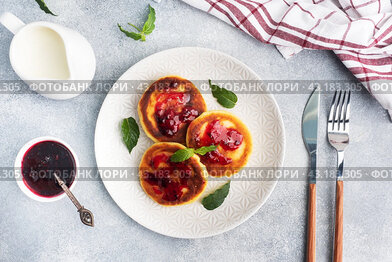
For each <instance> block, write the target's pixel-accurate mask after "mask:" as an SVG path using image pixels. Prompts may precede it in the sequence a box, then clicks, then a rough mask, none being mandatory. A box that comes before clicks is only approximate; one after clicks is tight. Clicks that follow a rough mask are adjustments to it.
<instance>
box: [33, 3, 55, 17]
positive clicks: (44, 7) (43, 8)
mask: <svg viewBox="0 0 392 262" xmlns="http://www.w3.org/2000/svg"><path fill="white" fill-rule="evenodd" d="M35 2H37V4H38V5H39V8H40V9H41V10H42V11H44V12H45V13H47V14H51V15H54V16H57V15H56V14H54V13H52V11H50V10H49V8H48V6H47V5H46V4H45V2H44V0H35Z"/></svg>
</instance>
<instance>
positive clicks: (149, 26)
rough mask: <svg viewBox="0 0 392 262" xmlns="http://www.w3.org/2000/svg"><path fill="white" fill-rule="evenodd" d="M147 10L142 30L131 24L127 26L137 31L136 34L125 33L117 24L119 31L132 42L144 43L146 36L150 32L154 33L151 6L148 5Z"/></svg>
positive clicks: (153, 14)
mask: <svg viewBox="0 0 392 262" xmlns="http://www.w3.org/2000/svg"><path fill="white" fill-rule="evenodd" d="M148 10H149V14H148V18H147V20H146V22H145V23H144V25H143V29H140V28H139V27H137V26H135V25H133V24H131V23H128V25H130V26H132V27H133V28H135V29H136V30H137V31H138V33H136V32H131V31H127V30H125V29H124V28H122V27H121V25H120V24H117V26H118V28H119V29H120V31H121V32H123V33H124V34H125V35H126V36H128V37H130V38H132V39H134V40H140V41H143V42H144V41H146V35H149V34H151V33H152V31H154V29H155V9H154V8H152V7H151V5H148Z"/></svg>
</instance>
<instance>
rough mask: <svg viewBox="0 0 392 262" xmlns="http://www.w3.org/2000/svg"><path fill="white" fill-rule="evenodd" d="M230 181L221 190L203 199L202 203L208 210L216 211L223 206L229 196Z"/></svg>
mask: <svg viewBox="0 0 392 262" xmlns="http://www.w3.org/2000/svg"><path fill="white" fill-rule="evenodd" d="M229 190H230V181H229V182H227V183H226V184H224V185H223V186H222V187H221V188H219V189H217V190H216V191H215V192H214V193H212V194H210V195H208V196H206V197H205V198H203V200H202V201H201V203H202V204H203V206H204V208H205V209H207V210H214V209H215V208H218V207H220V206H221V205H222V203H223V201H225V198H226V197H227V195H228V194H229Z"/></svg>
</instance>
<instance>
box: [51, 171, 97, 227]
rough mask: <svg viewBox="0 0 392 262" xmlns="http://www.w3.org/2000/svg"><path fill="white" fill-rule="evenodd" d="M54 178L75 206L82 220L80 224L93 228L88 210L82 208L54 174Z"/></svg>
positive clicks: (92, 217) (92, 220)
mask: <svg viewBox="0 0 392 262" xmlns="http://www.w3.org/2000/svg"><path fill="white" fill-rule="evenodd" d="M54 177H55V178H56V180H57V182H58V183H59V185H60V186H61V188H62V189H63V190H64V192H65V193H66V194H67V196H68V197H69V199H71V201H72V203H73V204H74V205H75V206H76V208H77V209H78V212H79V215H80V220H82V223H83V224H85V225H86V226H90V227H93V226H94V216H93V213H91V211H90V210H88V209H86V208H84V206H82V205H81V204H80V203H79V201H78V200H77V199H76V197H75V196H74V195H73V194H72V192H71V191H70V190H69V188H68V187H67V185H66V184H65V182H64V181H63V180H62V179H61V178H60V177H59V176H58V175H57V174H56V172H54Z"/></svg>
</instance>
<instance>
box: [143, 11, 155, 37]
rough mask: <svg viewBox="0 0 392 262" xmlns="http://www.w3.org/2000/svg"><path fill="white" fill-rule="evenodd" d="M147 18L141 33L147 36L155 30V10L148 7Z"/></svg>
mask: <svg viewBox="0 0 392 262" xmlns="http://www.w3.org/2000/svg"><path fill="white" fill-rule="evenodd" d="M148 10H149V12H150V13H149V14H148V18H147V21H146V22H145V23H144V26H143V32H144V34H145V35H149V34H151V33H152V31H154V29H155V9H154V8H152V7H151V5H148Z"/></svg>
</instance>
